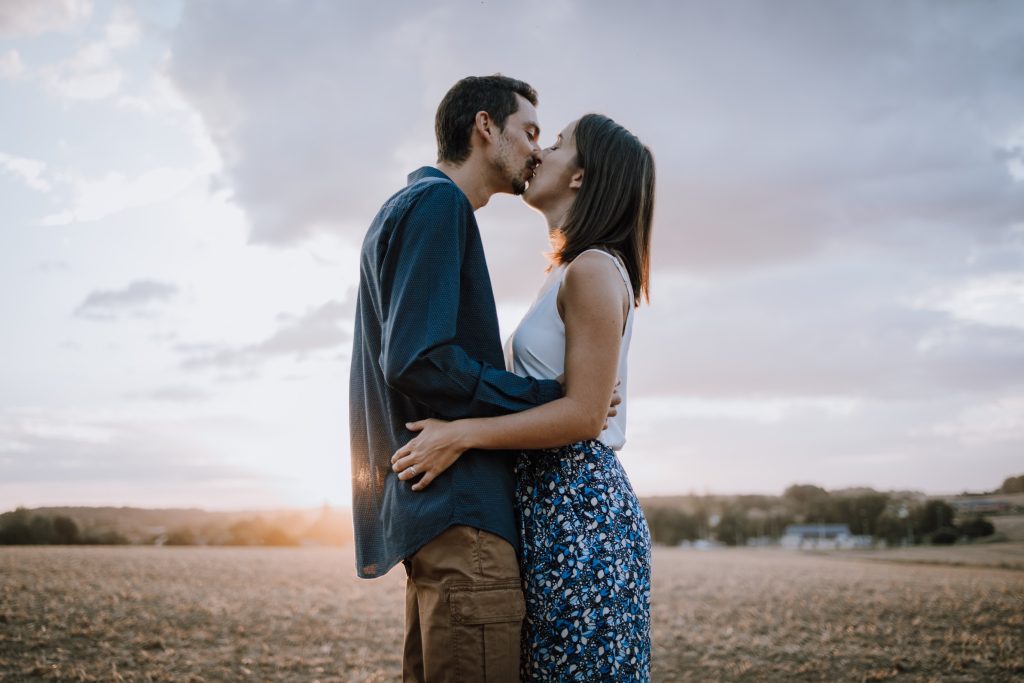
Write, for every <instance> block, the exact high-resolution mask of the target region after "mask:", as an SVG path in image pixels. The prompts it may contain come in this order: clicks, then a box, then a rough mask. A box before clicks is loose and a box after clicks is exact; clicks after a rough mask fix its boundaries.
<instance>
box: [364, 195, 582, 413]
mask: <svg viewBox="0 0 1024 683" xmlns="http://www.w3.org/2000/svg"><path fill="white" fill-rule="evenodd" d="M464 202H465V198H464V197H463V196H462V195H461V192H460V191H459V190H458V188H456V187H454V186H452V185H450V184H448V183H435V184H434V185H433V186H432V187H430V188H428V189H427V190H426V194H425V196H423V197H420V198H419V199H418V201H417V202H416V203H415V206H413V207H412V208H411V209H410V210H409V213H408V214H407V215H406V216H405V217H403V219H402V220H401V222H400V223H399V224H398V225H397V226H396V228H395V231H394V233H393V234H392V235H391V236H390V242H389V244H388V246H387V252H386V254H385V256H384V258H383V261H382V265H381V273H380V282H381V289H382V291H381V306H382V307H383V309H384V310H383V311H382V336H383V339H382V345H381V359H380V360H381V368H382V370H383V372H384V380H385V381H386V382H387V383H388V386H390V387H391V388H393V389H395V390H396V391H399V392H401V393H402V394H404V395H406V396H408V397H409V398H411V399H413V400H414V401H417V402H419V403H422V404H424V405H426V406H428V407H429V408H431V409H432V410H433V411H434V412H435V413H437V414H438V415H439V416H442V417H444V418H446V419H452V420H454V419H459V418H464V417H486V416H492V415H504V414H506V413H512V412H518V411H521V410H526V409H528V408H532V407H534V406H537V405H541V404H543V403H547V402H549V401H553V400H555V399H557V398H560V397H561V396H562V388H561V385H560V384H559V383H558V382H556V381H554V380H537V379H533V378H530V377H520V376H519V375H516V374H513V373H510V372H506V371H505V369H504V368H496V367H494V366H492V365H489V364H487V363H484V362H481V361H479V360H477V359H475V358H472V357H470V356H469V355H468V354H467V353H466V351H465V350H464V349H463V348H462V347H461V346H459V345H457V344H455V343H454V339H455V332H456V323H457V320H458V314H459V294H460V292H459V289H460V279H461V271H462V261H463V255H464V251H465V240H466V233H467V230H468V227H469V226H468V222H467V218H468V217H467V214H466V210H464V208H463V205H464Z"/></svg>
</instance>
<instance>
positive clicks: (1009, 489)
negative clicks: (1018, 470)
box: [996, 474, 1024, 493]
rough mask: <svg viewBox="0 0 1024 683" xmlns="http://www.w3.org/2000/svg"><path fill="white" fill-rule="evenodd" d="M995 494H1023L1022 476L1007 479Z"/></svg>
mask: <svg viewBox="0 0 1024 683" xmlns="http://www.w3.org/2000/svg"><path fill="white" fill-rule="evenodd" d="M996 493H1024V474H1022V475H1020V476H1018V477H1007V478H1006V480H1005V481H1003V485H1002V486H1000V487H999V490H998V491H996Z"/></svg>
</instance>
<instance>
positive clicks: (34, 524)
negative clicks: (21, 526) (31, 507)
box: [29, 515, 56, 545]
mask: <svg viewBox="0 0 1024 683" xmlns="http://www.w3.org/2000/svg"><path fill="white" fill-rule="evenodd" d="M29 527H30V528H31V529H32V542H33V543H35V544H37V545H48V544H50V543H53V542H54V539H55V538H56V534H54V532H53V520H52V519H50V518H49V517H44V516H43V515H32V520H31V521H30V522H29Z"/></svg>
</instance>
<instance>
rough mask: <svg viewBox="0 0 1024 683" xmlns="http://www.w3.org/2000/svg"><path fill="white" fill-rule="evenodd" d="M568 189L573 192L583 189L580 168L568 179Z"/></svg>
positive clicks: (581, 170)
mask: <svg viewBox="0 0 1024 683" xmlns="http://www.w3.org/2000/svg"><path fill="white" fill-rule="evenodd" d="M569 187H570V189H573V190H578V189H580V188H581V187H583V169H582V168H580V169H577V171H576V172H575V173H573V174H572V178H569Z"/></svg>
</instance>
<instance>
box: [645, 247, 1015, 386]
mask: <svg viewBox="0 0 1024 683" xmlns="http://www.w3.org/2000/svg"><path fill="white" fill-rule="evenodd" d="M953 251H956V250H955V249H953ZM912 265H913V264H912V262H909V263H908V262H907V261H905V260H903V259H900V258H890V259H887V260H878V257H877V256H876V255H875V254H870V253H869V254H859V255H858V254H846V253H842V252H839V253H835V254H833V255H831V257H830V258H821V259H819V261H818V262H816V263H814V264H813V265H810V264H802V265H800V266H796V265H790V266H785V267H784V266H779V267H776V268H774V269H764V268H762V269H757V270H751V271H748V272H745V273H740V272H735V271H724V272H721V273H717V274H715V275H708V276H705V277H701V278H696V277H692V276H691V277H690V278H683V277H676V278H665V279H662V280H661V281H660V282H659V281H658V280H656V281H655V289H654V293H653V303H652V305H651V307H650V308H641V309H640V310H639V312H638V314H637V322H636V327H635V332H634V338H633V345H632V347H631V359H633V360H632V361H631V366H630V382H631V386H632V387H634V388H635V389H636V390H642V391H643V392H645V393H649V394H651V395H660V396H673V395H682V396H698V397H708V398H719V399H721V398H726V397H732V398H741V399H743V398H748V397H750V398H756V397H763V396H767V397H774V396H787V395H793V396H822V397H831V396H849V397H856V396H862V397H869V396H870V397H886V398H890V399H896V398H900V399H902V400H926V399H928V398H929V397H931V396H933V395H935V393H936V392H944V393H946V394H947V395H956V396H973V397H974V398H975V399H977V397H979V396H983V395H986V394H989V395H990V394H991V392H995V391H1000V392H1001V391H1005V390H1011V389H1021V390H1024V375H1022V374H1021V373H1020V372H1019V369H1020V368H1021V367H1024V330H1022V329H1019V328H1015V327H1010V326H994V325H991V324H986V323H985V322H982V321H978V320H967V319H964V318H962V317H958V316H954V315H952V314H951V313H949V312H947V311H944V310H938V309H937V308H936V307H935V306H922V305H921V303H920V301H921V300H920V297H919V292H927V291H930V290H931V289H932V288H933V287H935V286H936V283H938V282H943V283H944V282H947V281H948V280H949V278H950V276H949V275H947V274H927V275H925V274H921V273H920V272H918V271H916V270H914V269H913V268H912ZM908 269H910V270H911V271H912V272H914V273H915V277H914V278H913V279H912V280H911V281H909V282H908V276H907V270H908ZM914 280H917V281H916V282H915V281H914ZM1008 295H1009V293H1007V294H1006V296H1008ZM666 348H668V349H671V352H670V353H667V354H666V353H665V351H664V349H666Z"/></svg>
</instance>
